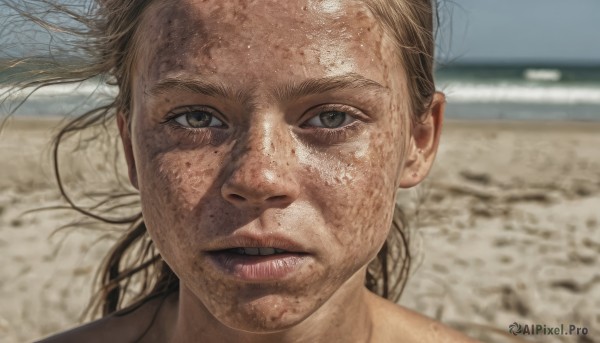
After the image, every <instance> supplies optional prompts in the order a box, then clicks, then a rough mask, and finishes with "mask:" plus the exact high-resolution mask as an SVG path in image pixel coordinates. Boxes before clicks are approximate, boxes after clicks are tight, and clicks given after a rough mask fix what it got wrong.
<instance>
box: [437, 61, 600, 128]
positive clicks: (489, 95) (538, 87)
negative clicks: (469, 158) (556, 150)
mask: <svg viewBox="0 0 600 343" xmlns="http://www.w3.org/2000/svg"><path fill="white" fill-rule="evenodd" d="M436 82H437V87H438V89H439V90H441V91H443V92H445V93H446V96H447V101H448V104H447V109H446V116H447V118H456V119H481V120H486V119H488V120H489V119H492V120H502V119H509V120H577V121H590V120H600V65H598V66H535V65H505V66H502V65H458V66H456V65H455V66H448V67H441V68H438V70H437V73H436Z"/></svg>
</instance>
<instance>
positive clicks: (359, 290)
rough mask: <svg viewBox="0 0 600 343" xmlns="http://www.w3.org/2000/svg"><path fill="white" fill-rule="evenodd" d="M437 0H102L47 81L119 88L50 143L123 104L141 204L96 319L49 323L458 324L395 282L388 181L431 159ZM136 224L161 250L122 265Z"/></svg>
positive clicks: (68, 337)
mask: <svg viewBox="0 0 600 343" xmlns="http://www.w3.org/2000/svg"><path fill="white" fill-rule="evenodd" d="M433 8H434V5H433V4H432V3H431V2H430V1H429V0H364V1H352V0H288V1H267V0H264V1H263V0H260V1H252V0H229V1H221V0H180V1H161V0H125V1H123V0H101V1H100V2H99V4H98V7H97V9H96V11H95V12H93V14H92V17H91V18H92V19H91V20H89V19H88V20H87V21H85V23H87V24H88V26H89V29H90V31H89V32H88V34H89V35H90V37H91V38H90V39H89V40H87V41H86V44H87V45H86V46H85V47H86V51H88V52H89V53H90V56H91V57H92V59H91V62H90V63H89V65H88V66H87V67H85V68H83V69H79V70H77V71H76V72H77V77H73V76H74V75H75V74H73V75H66V76H65V74H63V76H61V77H59V78H58V79H54V80H52V81H53V82H55V81H56V80H65V81H75V80H77V79H85V78H89V77H92V76H94V75H108V76H110V77H112V82H114V83H115V84H116V85H117V86H118V94H117V96H116V98H115V101H114V102H113V103H112V104H111V105H109V106H106V107H103V108H100V109H97V110H94V111H91V112H88V113H87V114H85V115H84V116H82V117H80V118H78V119H75V121H74V122H73V123H71V124H69V125H68V126H67V127H66V128H65V129H64V130H63V131H62V132H61V134H60V135H59V139H58V142H60V138H61V137H62V136H63V135H64V134H65V133H68V132H71V131H73V130H76V129H80V128H85V127H86V126H89V125H91V124H92V123H95V122H99V121H102V120H106V119H107V118H111V117H115V118H116V120H117V123H118V128H119V132H120V135H121V138H122V143H123V147H124V153H125V157H126V160H127V165H128V172H129V178H130V181H131V184H132V185H133V186H134V187H135V188H136V189H138V190H139V196H140V200H141V215H140V216H138V217H136V218H133V219H131V220H130V222H132V223H133V225H132V227H131V229H130V230H129V231H128V232H127V233H126V234H125V235H124V237H123V239H122V240H121V241H120V242H118V243H117V245H116V247H115V249H114V250H113V251H112V252H111V255H110V256H109V257H108V259H107V263H106V265H105V267H104V272H103V274H102V276H103V277H102V292H101V293H100V295H99V301H100V305H101V307H102V309H103V318H102V319H100V320H98V321H95V322H92V323H90V324H87V325H84V326H82V327H79V328H76V329H73V330H70V331H67V332H65V333H62V334H58V335H55V336H53V337H50V338H47V339H46V340H45V341H46V342H107V341H108V342H133V341H140V342H166V341H171V342H463V341H470V340H469V339H468V338H467V337H465V336H463V335H462V334H460V333H458V332H456V331H454V330H452V329H450V328H448V327H445V326H443V325H442V324H440V323H437V322H435V321H433V320H431V319H428V318H425V317H422V316H420V315H419V314H417V313H414V312H412V311H410V310H407V309H404V308H401V307H399V306H398V305H396V304H394V303H393V302H392V301H390V300H395V299H396V298H397V295H398V293H399V292H400V291H401V287H400V288H398V287H396V288H395V287H394V285H398V284H400V285H402V282H403V281H404V279H405V278H406V272H407V268H408V253H407V250H406V240H405V239H404V236H403V234H404V231H403V228H402V226H401V223H400V222H399V212H398V213H396V214H395V203H396V190H397V189H399V188H409V187H413V186H415V185H417V184H418V183H420V182H421V181H422V180H423V179H424V178H425V177H426V175H427V173H428V171H429V169H430V168H431V165H432V163H433V160H434V158H435V155H436V150H437V147H438V141H439V137H440V130H441V125H442V119H443V113H444V103H445V99H444V95H443V94H441V93H438V92H436V91H435V86H434V82H433V74H432V69H433V47H434V38H433V29H434V20H433V17H434V10H433ZM72 14H73V13H72ZM86 68H87V69H86ZM73 73H75V71H73ZM44 82H46V83H49V82H50V81H48V80H47V81H44ZM109 82H111V80H109ZM42 84H43V82H42ZM61 190H62V189H61ZM82 211H83V210H82ZM396 212H397V211H396ZM147 236H149V237H150V239H151V240H150V241H148V242H149V243H148V246H147V248H148V249H146V251H150V252H152V251H153V250H152V249H153V248H154V247H156V250H157V251H158V252H157V253H156V254H152V253H150V254H149V256H146V255H144V256H146V259H145V260H143V261H141V262H139V263H138V264H134V265H129V266H124V262H123V261H124V259H123V257H124V256H126V255H127V254H128V253H131V251H133V250H134V249H133V247H134V246H135V245H136V244H144V242H145V241H144V239H145V237H147ZM142 271H143V272H149V274H146V275H149V276H148V277H147V278H146V280H145V281H146V282H144V283H143V286H142V287H141V288H139V289H141V290H140V291H139V293H138V297H137V300H138V301H135V302H133V303H123V298H124V296H125V293H126V292H131V289H132V287H130V286H129V284H130V283H129V282H128V281H129V280H130V279H132V278H133V277H134V276H135V274H136V273H140V272H142ZM153 271H154V273H152V272H153ZM384 298H388V300H386V299H384Z"/></svg>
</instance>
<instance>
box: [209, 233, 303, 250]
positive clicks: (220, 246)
mask: <svg viewBox="0 0 600 343" xmlns="http://www.w3.org/2000/svg"><path fill="white" fill-rule="evenodd" d="M234 248H275V249H282V250H286V251H289V252H295V253H307V252H308V251H307V249H306V248H305V247H304V246H303V245H302V244H300V243H298V242H296V241H294V240H293V239H291V238H289V237H286V236H283V235H278V234H265V235H258V234H247V233H244V234H236V235H232V236H228V237H222V238H218V239H215V240H214V241H213V242H212V243H211V244H209V245H208V246H207V248H206V249H205V250H206V251H208V252H215V251H219V250H227V249H234Z"/></svg>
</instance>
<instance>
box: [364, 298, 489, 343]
mask: <svg viewBox="0 0 600 343" xmlns="http://www.w3.org/2000/svg"><path fill="white" fill-rule="evenodd" d="M369 298H370V299H369V303H370V304H371V306H372V311H373V314H374V317H375V318H376V321H377V322H376V324H375V332H374V333H373V335H374V337H375V338H376V339H375V340H374V341H375V342H420V343H429V342H431V343H475V342H478V341H477V340H475V339H473V338H470V337H468V336H466V335H465V334H463V333H461V332H459V331H457V330H455V329H453V328H451V327H449V326H447V325H444V324H443V323H441V322H438V321H436V320H434V319H431V318H428V317H426V316H423V315H421V314H419V313H417V312H414V311H412V310H409V309H406V308H404V307H402V306H399V305H397V304H394V303H392V302H390V301H388V300H385V299H383V298H380V297H378V296H376V295H374V294H371V295H369Z"/></svg>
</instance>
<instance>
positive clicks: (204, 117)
mask: <svg viewBox="0 0 600 343" xmlns="http://www.w3.org/2000/svg"><path fill="white" fill-rule="evenodd" d="M211 117H212V116H211V115H210V114H209V113H207V112H204V111H194V112H189V113H188V114H186V116H185V118H186V119H187V122H188V124H190V126H191V127H207V126H208V124H210V120H211V119H212V118H211Z"/></svg>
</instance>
